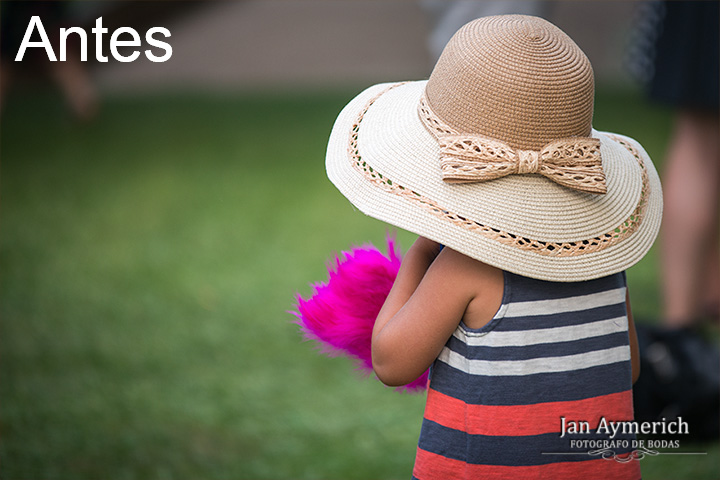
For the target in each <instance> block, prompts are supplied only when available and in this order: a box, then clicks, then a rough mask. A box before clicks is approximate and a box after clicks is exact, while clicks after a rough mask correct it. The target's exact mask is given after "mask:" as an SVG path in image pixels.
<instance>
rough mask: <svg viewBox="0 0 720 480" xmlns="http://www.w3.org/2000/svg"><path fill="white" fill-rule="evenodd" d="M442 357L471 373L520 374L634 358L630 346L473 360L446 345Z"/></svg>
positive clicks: (551, 371)
mask: <svg viewBox="0 0 720 480" xmlns="http://www.w3.org/2000/svg"><path fill="white" fill-rule="evenodd" d="M438 360H440V361H441V362H444V363H446V364H448V365H449V366H451V367H453V368H455V369H457V370H460V371H462V372H467V373H469V374H471V375H487V376H506V375H507V376H518V375H533V374H536V373H555V372H567V371H571V370H581V369H584V368H590V367H596V366H599V365H609V364H611V363H617V362H624V361H627V360H630V348H629V347H628V346H622V347H614V348H608V349H606V350H596V351H594V352H587V353H580V354H576V355H566V356H563V357H546V358H532V359H529V360H499V361H488V360H470V359H467V358H465V357H463V356H462V355H460V354H458V353H455V352H453V351H452V350H450V349H449V348H447V347H445V348H444V349H443V351H442V352H441V353H440V356H439V357H438Z"/></svg>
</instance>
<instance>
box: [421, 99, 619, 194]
mask: <svg viewBox="0 0 720 480" xmlns="http://www.w3.org/2000/svg"><path fill="white" fill-rule="evenodd" d="M418 116H419V117H420V120H422V123H423V124H424V125H425V128H426V129H427V130H428V131H429V132H430V133H431V134H432V135H433V136H434V137H435V139H436V140H437V141H438V145H439V146H440V169H441V171H442V178H443V181H445V182H447V183H474V182H485V181H488V180H494V179H496V178H501V177H504V176H507V175H512V174H524V173H539V174H540V175H542V176H544V177H546V178H548V179H550V180H552V181H553V182H555V183H557V184H560V185H562V186H564V187H567V188H571V189H573V190H578V191H581V192H587V193H595V194H604V193H607V186H606V184H605V172H603V168H602V157H601V156H600V140H598V139H597V138H589V137H571V138H562V139H558V140H555V141H553V142H550V143H548V144H547V145H545V146H544V147H543V148H542V149H540V151H535V150H522V149H515V148H513V147H511V146H510V145H507V144H506V143H503V142H501V141H499V140H495V139H492V138H487V137H483V136H480V135H470V134H461V133H459V132H458V131H456V130H455V129H454V128H452V127H450V126H449V125H447V124H446V123H444V122H443V121H442V120H440V118H439V117H438V116H437V115H436V114H435V113H434V112H433V111H432V109H431V108H430V106H429V105H428V102H427V98H426V97H425V95H424V94H423V96H422V97H420V103H419V104H418Z"/></svg>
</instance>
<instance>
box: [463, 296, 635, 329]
mask: <svg viewBox="0 0 720 480" xmlns="http://www.w3.org/2000/svg"><path fill="white" fill-rule="evenodd" d="M625 316H627V311H626V309H625V302H624V301H623V302H621V303H616V304H613V305H606V306H603V307H596V308H590V309H587V310H582V311H580V312H563V313H555V314H551V315H535V316H523V317H504V318H503V319H502V321H501V322H499V323H498V325H496V326H495V328H494V329H493V330H494V331H496V332H510V331H518V330H535V329H537V328H554V327H569V326H572V325H583V324H586V323H590V322H597V321H598V320H607V319H608V318H618V317H625ZM466 330H468V331H469V332H473V331H475V330H472V329H469V328H467V327H466ZM478 330H480V329H478Z"/></svg>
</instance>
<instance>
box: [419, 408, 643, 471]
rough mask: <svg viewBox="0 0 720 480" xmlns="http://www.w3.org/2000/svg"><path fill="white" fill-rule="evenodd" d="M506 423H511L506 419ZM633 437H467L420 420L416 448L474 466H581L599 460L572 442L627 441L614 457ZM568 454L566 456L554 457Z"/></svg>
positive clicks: (583, 435) (629, 450) (630, 449)
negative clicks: (420, 424) (564, 464)
mask: <svg viewBox="0 0 720 480" xmlns="http://www.w3.org/2000/svg"><path fill="white" fill-rule="evenodd" d="M508 421H509V422H511V421H512V419H508ZM634 439H635V435H629V434H625V435H623V434H618V435H616V436H615V437H614V438H612V439H611V438H610V437H609V435H607V434H597V433H595V432H591V433H585V434H582V435H577V434H576V435H565V437H562V438H561V437H560V434H559V433H545V434H542V435H525V436H500V435H492V436H489V435H469V434H466V433H465V432H461V431H459V430H454V429H452V428H447V427H444V426H442V425H440V424H438V423H435V422H433V421H431V420H427V419H425V420H423V425H422V434H421V435H420V442H419V444H418V446H419V447H420V448H422V449H423V450H425V451H428V452H432V453H435V454H438V455H442V456H444V457H447V458H452V459H454V460H459V461H462V462H467V463H470V464H476V465H505V466H535V465H547V464H549V463H556V462H581V461H586V460H595V459H598V458H601V457H599V456H592V455H589V454H588V452H589V451H592V450H597V449H596V448H582V447H581V446H578V444H574V445H573V444H571V441H572V440H594V441H598V440H600V441H615V442H617V443H615V444H613V446H616V445H618V444H619V445H621V443H620V442H621V441H622V440H626V441H628V446H627V447H624V448H623V447H622V446H618V447H617V448H612V450H613V451H614V452H615V453H616V454H624V453H628V452H631V451H632V450H633V445H632V441H633V440H634ZM562 453H570V455H558V454H562Z"/></svg>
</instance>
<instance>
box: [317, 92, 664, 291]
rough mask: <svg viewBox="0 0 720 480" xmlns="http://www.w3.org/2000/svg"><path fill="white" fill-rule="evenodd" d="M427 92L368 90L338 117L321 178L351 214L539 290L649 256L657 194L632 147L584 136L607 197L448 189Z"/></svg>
mask: <svg viewBox="0 0 720 480" xmlns="http://www.w3.org/2000/svg"><path fill="white" fill-rule="evenodd" d="M425 83H426V82H425V81H418V82H406V83H401V84H380V85H375V86H373V87H370V88H368V89H367V90H365V91H364V92H362V93H360V94H359V95H358V96H357V97H355V98H354V99H353V100H352V101H351V102H350V103H349V104H348V105H347V106H346V107H345V108H344V109H343V110H342V112H341V113H340V115H339V116H338V118H337V120H336V122H335V125H334V126H333V130H332V133H331V135H330V140H329V143H328V149H327V157H326V168H327V174H328V177H329V178H330V180H331V181H332V182H333V184H335V186H336V187H337V188H338V189H339V190H340V192H341V193H342V194H343V195H345V197H347V198H348V200H350V202H352V204H353V205H355V206H356V207H357V208H358V209H359V210H361V211H362V212H364V213H365V214H367V215H369V216H371V217H374V218H377V219H379V220H382V221H384V222H387V223H389V224H391V225H394V226H396V227H399V228H401V229H404V230H408V231H410V232H413V233H415V234H418V235H421V236H424V237H427V238H429V239H431V240H434V241H437V242H439V243H442V244H443V245H446V246H448V247H449V248H452V249H454V250H457V251H459V252H461V253H463V254H465V255H467V256H469V257H472V258H475V259H477V260H479V261H482V262H485V263H487V264H490V265H493V266H495V267H497V268H501V269H503V270H507V271H509V272H513V273H516V274H519V275H524V276H528V277H532V278H537V279H542V280H550V281H562V282H571V281H582V280H590V279H593V278H599V277H603V276H606V275H610V274H613V273H617V272H620V271H623V270H625V269H627V268H629V267H630V266H632V265H634V264H635V263H637V262H638V261H639V260H640V259H641V258H642V257H643V256H644V255H645V254H646V253H647V251H648V250H649V249H650V247H651V246H652V244H653V242H654V240H655V238H656V236H657V233H658V230H659V228H660V220H661V216H662V192H661V186H660V181H659V178H658V175H657V172H656V170H655V168H654V166H653V164H652V161H651V160H650V158H649V157H648V155H647V153H646V152H645V150H644V149H643V148H642V146H641V145H640V144H639V143H637V142H636V141H634V140H632V139H630V138H628V137H624V136H621V135H617V134H611V133H606V132H598V131H595V130H593V132H592V136H593V137H595V138H599V139H600V141H601V155H602V159H603V169H604V171H605V174H606V182H607V190H608V191H607V193H606V194H605V195H595V194H590V193H583V192H579V191H576V190H571V189H568V188H566V187H563V186H560V185H558V184H556V183H554V182H552V181H550V180H548V179H546V178H544V177H542V176H541V175H538V174H530V175H527V174H526V175H510V176H507V177H504V178H500V179H497V180H493V181H488V182H482V183H472V184H450V183H446V182H444V181H443V180H442V177H441V170H440V163H439V147H438V144H437V140H436V139H435V137H434V136H433V135H431V134H430V133H429V132H428V131H427V129H426V128H425V126H424V125H423V123H422V122H421V120H420V118H419V116H418V113H417V106H418V102H419V100H420V97H421V95H422V94H423V92H424V89H425ZM598 239H600V241H598Z"/></svg>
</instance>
